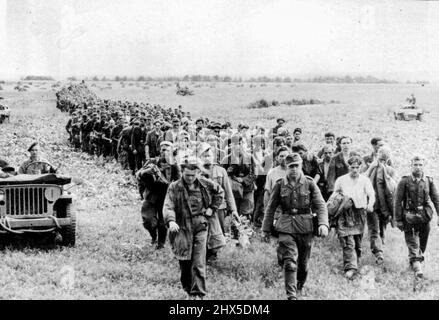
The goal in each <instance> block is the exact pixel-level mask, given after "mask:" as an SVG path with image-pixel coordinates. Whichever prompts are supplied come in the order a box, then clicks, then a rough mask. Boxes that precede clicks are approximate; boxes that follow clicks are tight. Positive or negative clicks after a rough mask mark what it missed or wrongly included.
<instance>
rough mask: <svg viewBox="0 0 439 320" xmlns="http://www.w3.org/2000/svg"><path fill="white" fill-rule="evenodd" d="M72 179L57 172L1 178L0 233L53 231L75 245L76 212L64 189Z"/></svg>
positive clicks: (64, 241) (71, 244)
mask: <svg viewBox="0 0 439 320" xmlns="http://www.w3.org/2000/svg"><path fill="white" fill-rule="evenodd" d="M69 183H71V178H67V177H63V176H60V175H57V174H52V173H50V174H37V175H27V174H20V175H13V176H10V177H7V178H3V179H0V233H15V234H24V233H49V232H50V233H56V232H59V234H60V235H61V236H62V241H61V244H62V245H64V246H74V245H75V240H76V215H75V212H74V211H73V210H72V196H71V195H70V193H69V192H68V191H67V190H66V189H65V186H66V185H67V184H69Z"/></svg>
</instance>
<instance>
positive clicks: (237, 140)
mask: <svg viewBox="0 0 439 320" xmlns="http://www.w3.org/2000/svg"><path fill="white" fill-rule="evenodd" d="M61 109H62V110H63V111H68V112H69V113H70V119H69V121H68V124H67V126H66V130H67V132H68V133H69V139H70V142H71V144H72V146H73V147H74V148H75V149H78V150H82V151H83V152H88V153H90V154H93V155H96V156H102V157H103V158H104V159H105V160H106V161H118V162H119V163H120V164H121V166H122V167H123V168H124V169H127V170H131V171H132V172H133V174H135V175H136V178H137V180H138V184H139V192H140V195H141V197H142V200H143V204H142V207H141V215H142V221H143V226H144V227H145V229H146V230H147V231H148V233H149V234H150V236H151V242H152V244H153V245H154V246H155V247H156V249H162V248H163V247H164V246H165V243H166V239H167V238H169V241H170V244H171V246H172V250H173V252H174V254H175V256H176V257H177V259H178V260H179V263H180V269H181V284H182V286H183V289H184V290H185V291H186V292H187V293H188V296H189V297H191V298H202V297H204V296H205V295H206V293H207V291H206V263H207V261H212V260H215V259H217V253H218V250H219V249H220V248H221V247H223V246H224V245H225V235H226V234H227V233H229V232H231V233H232V234H233V235H234V236H235V237H237V236H238V233H239V229H238V227H237V226H239V225H240V224H241V223H244V221H249V222H250V223H251V226H252V227H253V228H254V229H255V230H260V231H261V232H262V239H263V240H265V241H267V242H270V239H272V238H277V239H278V240H277V246H278V247H277V256H278V260H279V265H280V266H282V268H283V271H284V278H285V290H286V295H287V298H288V299H297V297H298V296H301V295H304V294H305V287H304V286H305V283H306V279H307V275H308V261H309V259H310V253H311V247H312V244H313V241H314V237H326V236H327V235H328V232H329V230H331V229H333V230H335V232H336V234H337V236H338V238H339V241H340V246H341V249H342V252H343V254H342V256H343V268H344V272H345V276H346V278H348V279H353V278H355V277H356V275H357V273H358V272H357V271H358V268H359V263H360V258H361V256H362V239H363V235H364V232H365V226H366V225H367V229H368V236H369V240H370V249H371V251H372V253H373V255H374V256H375V261H376V264H377V265H378V266H382V265H383V263H384V262H385V253H384V241H385V231H386V227H387V226H388V225H389V224H391V225H392V226H393V227H397V228H398V229H400V230H401V231H402V232H403V234H404V238H405V242H406V245H407V248H408V252H409V262H410V266H411V268H412V270H413V272H414V275H415V277H416V278H417V279H422V277H423V272H422V264H423V262H424V252H425V250H426V246H427V240H428V236H429V231H430V221H431V219H432V216H433V213H434V211H435V210H436V211H439V195H438V192H437V189H436V186H435V184H434V181H433V179H432V178H431V177H430V176H428V175H427V174H426V173H424V165H425V162H426V160H425V159H424V158H423V157H422V156H420V155H417V156H414V157H412V158H411V159H410V163H409V164H407V166H408V168H407V169H409V170H410V171H409V174H407V175H404V176H399V174H398V172H396V168H394V166H393V162H392V155H391V149H390V147H389V146H388V145H386V144H385V141H384V140H383V139H381V138H379V137H375V138H373V139H372V140H371V141H370V142H371V150H370V151H368V152H367V153H366V155H364V154H363V155H361V154H359V153H357V152H354V151H352V150H353V149H354V148H353V145H354V143H355V142H354V141H353V140H352V139H351V138H350V137H349V136H339V137H336V136H335V134H333V133H331V132H327V133H326V134H324V137H322V138H324V141H322V147H321V148H320V149H319V150H318V152H317V153H316V154H313V153H312V152H311V151H310V150H308V148H307V146H305V145H304V143H302V139H301V137H302V129H301V128H295V129H294V130H293V131H292V133H291V132H289V130H288V129H286V127H285V120H284V119H277V125H276V126H275V127H274V128H272V129H270V130H266V129H265V128H262V127H260V126H255V127H251V126H249V125H247V124H245V123H241V124H239V125H238V126H237V127H236V128H233V127H232V125H231V123H230V122H225V123H219V122H216V121H212V120H210V119H208V118H206V117H203V118H198V119H195V120H194V119H192V117H191V114H190V113H189V112H185V111H183V109H182V107H181V106H179V107H178V108H175V109H172V108H167V107H165V106H161V105H157V104H155V105H152V104H149V103H136V102H131V101H112V100H100V99H93V100H92V101H90V102H81V103H79V104H78V103H67V104H66V103H63V104H62V107H61ZM322 140H323V139H322ZM237 230H238V231H237Z"/></svg>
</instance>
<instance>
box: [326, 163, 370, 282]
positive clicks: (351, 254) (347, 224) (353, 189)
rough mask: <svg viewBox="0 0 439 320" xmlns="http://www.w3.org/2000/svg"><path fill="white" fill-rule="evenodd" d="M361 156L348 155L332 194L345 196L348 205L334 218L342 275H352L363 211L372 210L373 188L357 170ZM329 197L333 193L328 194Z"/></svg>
mask: <svg viewBox="0 0 439 320" xmlns="http://www.w3.org/2000/svg"><path fill="white" fill-rule="evenodd" d="M362 163H363V160H362V159H361V157H360V156H359V155H353V156H351V157H350V158H349V159H348V165H349V173H348V174H345V175H343V176H341V177H340V178H338V179H337V180H336V181H335V187H334V194H335V193H340V194H342V195H343V196H344V197H346V198H347V199H348V204H349V206H346V207H345V210H343V212H342V213H341V214H340V215H339V217H338V219H337V222H336V223H337V234H338V237H339V239H340V244H341V247H342V249H343V267H344V271H345V276H346V278H348V279H352V278H353V277H354V276H355V274H356V272H357V269H358V263H359V261H360V257H361V244H362V241H363V233H364V226H365V224H366V214H367V213H366V212H369V213H371V212H373V205H374V203H375V192H374V190H373V187H372V183H371V182H370V180H369V178H368V177H366V176H364V175H362V174H360V167H361V165H362ZM331 197H332V196H331Z"/></svg>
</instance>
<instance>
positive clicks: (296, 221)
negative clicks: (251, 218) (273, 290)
mask: <svg viewBox="0 0 439 320" xmlns="http://www.w3.org/2000/svg"><path fill="white" fill-rule="evenodd" d="M285 164H286V166H287V174H286V176H285V178H283V179H280V180H279V181H278V182H276V185H275V187H274V190H273V192H272V194H271V196H270V200H269V201H268V205H267V208H266V210H265V216H264V221H263V224H262V231H263V232H264V239H265V240H266V241H269V239H270V231H271V226H272V224H273V219H274V213H275V211H276V208H277V207H278V206H279V205H280V206H281V207H282V215H281V216H280V218H279V220H278V221H277V222H276V224H275V230H276V231H277V232H278V233H279V246H278V248H277V256H278V262H279V264H280V265H281V266H282V267H283V269H284V276H285V290H286V294H287V298H288V300H296V299H297V293H298V292H299V293H302V290H303V287H304V285H305V282H306V278H307V275H308V260H309V258H310V255H311V247H312V243H313V236H314V235H313V232H314V226H313V216H312V211H311V206H312V207H313V208H315V210H316V214H317V219H318V230H316V231H317V232H318V234H319V236H322V237H326V236H327V235H328V229H329V225H328V210H327V208H326V205H325V202H324V201H323V198H322V195H321V193H320V190H319V188H318V187H317V185H316V184H315V182H314V180H313V179H312V178H311V177H307V176H305V175H304V174H303V172H302V158H301V156H300V155H299V154H297V153H293V154H290V155H288V156H287V157H286V159H285Z"/></svg>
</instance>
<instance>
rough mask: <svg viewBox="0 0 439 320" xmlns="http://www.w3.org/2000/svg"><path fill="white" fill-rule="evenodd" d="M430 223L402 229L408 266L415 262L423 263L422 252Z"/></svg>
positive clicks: (425, 246) (426, 240)
mask: <svg viewBox="0 0 439 320" xmlns="http://www.w3.org/2000/svg"><path fill="white" fill-rule="evenodd" d="M429 234H430V223H429V222H427V223H425V224H421V225H418V226H413V227H409V226H407V227H405V228H404V237H405V243H406V245H407V248H408V251H409V260H410V264H412V263H413V262H415V261H421V262H422V261H424V252H425V249H426V248H427V242H428V235H429Z"/></svg>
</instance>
